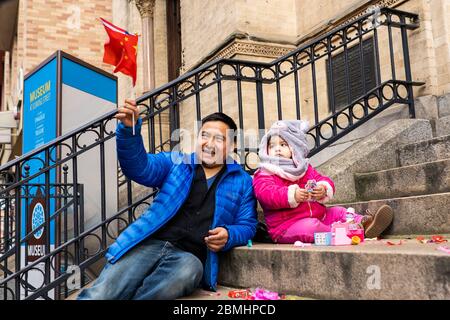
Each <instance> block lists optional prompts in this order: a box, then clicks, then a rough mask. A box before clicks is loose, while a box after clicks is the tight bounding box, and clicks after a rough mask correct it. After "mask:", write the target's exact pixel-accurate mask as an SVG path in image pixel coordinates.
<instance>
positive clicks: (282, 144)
mask: <svg viewBox="0 0 450 320" xmlns="http://www.w3.org/2000/svg"><path fill="white" fill-rule="evenodd" d="M268 154H269V156H271V157H282V158H287V159H291V158H292V152H291V149H290V148H289V145H288V144H287V142H286V141H284V140H283V139H282V138H281V137H279V136H273V137H271V138H270V140H269V147H268Z"/></svg>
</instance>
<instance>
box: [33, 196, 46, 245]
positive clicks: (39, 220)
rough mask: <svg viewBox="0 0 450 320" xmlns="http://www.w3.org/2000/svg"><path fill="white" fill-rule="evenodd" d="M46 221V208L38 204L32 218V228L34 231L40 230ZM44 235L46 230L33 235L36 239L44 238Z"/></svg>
mask: <svg viewBox="0 0 450 320" xmlns="http://www.w3.org/2000/svg"><path fill="white" fill-rule="evenodd" d="M44 221H45V214H44V207H43V206H42V204H40V203H37V204H36V205H35V206H34V209H33V214H32V216H31V227H32V228H33V230H34V229H36V228H38V227H39V226H40V225H42V224H43V223H44ZM43 233H44V228H41V229H39V230H38V231H36V232H35V233H34V234H33V235H34V237H35V238H36V239H39V238H40V237H42V234H43Z"/></svg>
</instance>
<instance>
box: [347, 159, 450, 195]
mask: <svg viewBox="0 0 450 320" xmlns="http://www.w3.org/2000/svg"><path fill="white" fill-rule="evenodd" d="M355 189H356V197H357V199H359V200H364V201H366V200H374V199H386V198H392V197H407V196H414V195H426V194H433V193H443V192H450V159H446V160H439V161H433V162H427V163H421V164H415V165H410V166H405V167H400V168H395V169H388V170H381V171H376V172H370V173H356V174H355Z"/></svg>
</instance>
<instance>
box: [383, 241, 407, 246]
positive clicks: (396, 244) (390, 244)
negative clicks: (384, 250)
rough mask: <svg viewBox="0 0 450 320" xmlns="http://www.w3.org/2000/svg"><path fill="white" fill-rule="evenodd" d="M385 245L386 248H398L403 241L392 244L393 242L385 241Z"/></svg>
mask: <svg viewBox="0 0 450 320" xmlns="http://www.w3.org/2000/svg"><path fill="white" fill-rule="evenodd" d="M386 244H387V245H388V246H400V245H402V244H403V240H400V241H399V242H398V243H394V242H392V241H386Z"/></svg>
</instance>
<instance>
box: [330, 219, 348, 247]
mask: <svg viewBox="0 0 450 320" xmlns="http://www.w3.org/2000/svg"><path fill="white" fill-rule="evenodd" d="M331 233H332V237H331V245H332V246H345V245H349V244H352V239H351V238H349V237H348V236H347V234H348V233H349V232H348V223H347V222H335V223H333V225H332V226H331Z"/></svg>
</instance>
